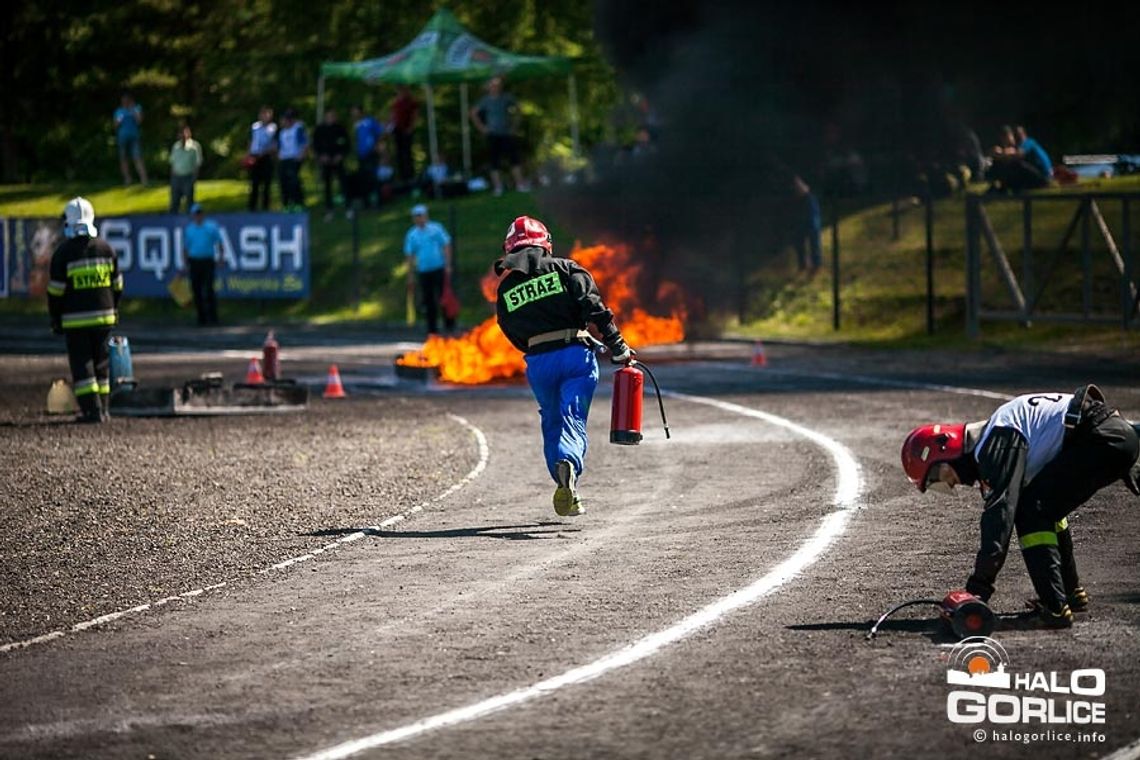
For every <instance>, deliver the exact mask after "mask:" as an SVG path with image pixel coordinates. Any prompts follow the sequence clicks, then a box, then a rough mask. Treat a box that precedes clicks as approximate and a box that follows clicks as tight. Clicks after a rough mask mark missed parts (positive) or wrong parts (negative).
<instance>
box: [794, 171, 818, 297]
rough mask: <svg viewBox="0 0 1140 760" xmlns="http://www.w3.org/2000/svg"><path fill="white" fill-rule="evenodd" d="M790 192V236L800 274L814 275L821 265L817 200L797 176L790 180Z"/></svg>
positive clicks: (809, 188)
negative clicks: (791, 211)
mask: <svg viewBox="0 0 1140 760" xmlns="http://www.w3.org/2000/svg"><path fill="white" fill-rule="evenodd" d="M792 192H793V194H794V196H795V211H794V213H793V214H792V225H793V227H792V236H793V241H794V243H795V247H796V259H797V261H798V262H799V266H800V271H801V272H803V271H807V273H808V274H809V275H814V274H815V273H816V271H818V270H819V268H820V266H822V264H823V255H822V248H823V243H822V232H823V215H822V214H821V213H820V210H819V199H818V198H816V197H815V193H813V192H812V191H811V187H809V186H808V183H806V182H804V181H803V179H802V178H800V177H798V176H797V177H795V178H794V179H793V180H792Z"/></svg>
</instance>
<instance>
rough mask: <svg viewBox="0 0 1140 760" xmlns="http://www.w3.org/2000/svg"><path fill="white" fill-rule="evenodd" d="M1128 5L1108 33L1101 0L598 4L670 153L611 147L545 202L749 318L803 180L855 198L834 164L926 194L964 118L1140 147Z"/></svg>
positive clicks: (623, 0) (1060, 141)
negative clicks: (761, 268) (581, 178)
mask: <svg viewBox="0 0 1140 760" xmlns="http://www.w3.org/2000/svg"><path fill="white" fill-rule="evenodd" d="M1123 13H1124V14H1126V15H1127V16H1129V17H1130V18H1129V19H1122V18H1119V17H1118V18H1116V19H1113V22H1112V26H1106V22H1107V21H1108V20H1107V19H1104V18H1103V17H1101V16H1100V15H1098V12H1097V11H1096V10H1095V9H1094V8H1093V7H1092V6H1089V7H1087V8H1074V7H1072V6H1067V7H1064V8H1057V9H1048V8H1046V9H1042V8H1041V7H1034V6H1029V5H1023V6H1019V5H1016V4H1010V3H1006V4H1000V5H999V4H985V5H983V4H980V3H921V2H920V3H915V2H896V3H879V4H872V3H818V2H816V3H813V2H798V3H779V4H776V3H765V2H697V0H680V1H679V2H665V3H662V2H647V1H646V0H599V1H598V2H597V3H596V5H595V21H596V23H595V31H596V35H597V38H598V40H599V43H600V44H601V46H602V48H603V50H604V52H605V54H606V56H607V58H608V60H609V61H610V62H611V63H612V65H613V66H614V68H615V70H616V71H617V73H618V76H619V79H620V80H621V82H622V83H623V85H624V86H625V87H626V88H628V90H630V91H632V92H637V93H640V94H642V95H643V96H644V97H645V98H646V99H647V100H648V102H649V104H650V105H651V108H652V114H653V115H654V116H655V124H654V125H653V127H654V131H655V134H656V141H655V152H654V153H652V154H651V155H649V156H647V157H644V158H642V159H639V160H628V156H627V160H624V161H621V162H617V163H615V162H614V161H613V160H612V156H611V155H609V154H605V153H604V152H603V153H600V154H599V155H598V156H596V157H595V162H594V163H595V166H596V167H597V168H598V177H597V179H596V181H595V182H593V183H591V184H589V185H586V186H583V187H581V188H578V189H573V190H566V189H563V190H560V191H558V192H556V193H553V194H551V195H548V196H547V198H546V199H545V200H544V205H546V206H548V207H549V213H551V214H557V215H558V217H559V219H560V220H561V221H562V222H563V223H564V224H565V225H566V226H569V227H571V228H573V229H575V230H580V231H583V232H584V233H586V234H590V235H593V236H595V237H597V238H606V237H609V238H616V239H620V240H624V241H627V242H630V243H632V244H634V245H635V246H639V247H640V249H641V250H642V253H643V255H644V257H645V259H646V261H647V263H654V264H656V265H657V266H656V267H655V269H654V277H653V278H652V279H653V281H656V279H657V278H659V277H662V276H666V277H671V278H674V279H680V280H682V281H683V282H685V283H686V285H687V286H689V287H690V288H693V289H694V290H696V291H697V293H698V294H699V295H700V296H702V297H703V299H704V301H705V302H706V304H717V305H718V306H720V307H723V309H722V310H727V311H729V312H732V311H740V310H742V309H741V306H742V303H743V300H744V299H745V298H746V295H747V290H748V278H749V277H750V273H751V271H752V269H753V265H754V263H755V262H756V261H757V260H759V259H760V258H762V257H765V256H770V255H773V254H774V253H775V252H778V251H780V250H782V249H783V247H784V245H786V242H787V240H788V229H789V224H788V219H789V215H790V214H792V213H795V212H794V204H793V203H792V202H791V181H792V177H793V176H796V175H799V176H802V177H803V178H805V179H806V180H807V182H808V183H809V184H810V185H811V186H812V188H813V190H814V191H815V192H816V194H817V195H818V196H821V199H823V196H825V194H826V193H828V192H830V191H831V190H833V189H834V190H836V191H848V190H850V189H851V188H850V187H847V186H843V183H839V182H838V181H837V180H836V178H835V177H834V176H832V174H831V173H830V172H829V171H828V170H827V168H826V162H827V159H828V157H829V155H847V154H848V153H849V152H850V151H852V150H855V151H857V152H858V153H859V154H860V155H861V156H862V157H863V159H864V165H865V169H866V180H867V181H866V185H865V186H864V187H863V188H862V190H863V192H864V193H865V194H868V195H870V196H878V197H886V196H887V195H889V194H891V193H895V192H900V191H902V192H907V191H911V190H912V189H913V188H912V186H911V184H910V183H911V179H912V177H913V169H914V167H916V166H918V165H921V164H922V163H923V162H926V161H930V160H933V159H935V158H936V157H937V156H938V155H939V154H940V151H942V149H943V144H944V143H945V136H946V135H947V133H948V130H949V128H950V126H951V125H953V124H957V123H965V124H967V125H969V126H970V127H971V128H972V129H973V130H974V131H975V132H976V133H977V134H978V136H979V138H980V139H981V143H982V144H983V145H987V146H988V145H990V144H992V143H993V141H994V139H995V133H996V130H997V128H998V126H999V125H1000V124H1003V123H1025V124H1026V125H1027V126H1028V127H1029V128H1030V132H1031V133H1033V134H1035V135H1037V136H1038V137H1039V139H1041V140H1042V141H1043V142H1044V143H1045V144H1046V147H1047V148H1049V147H1051V146H1052V148H1053V152H1054V153H1056V154H1058V157H1059V154H1060V153H1061V152H1066V153H1070V152H1081V151H1098V152H1100V151H1109V150H1123V151H1128V150H1132V151H1136V150H1137V149H1138V148H1140V119H1138V118H1137V113H1136V111H1137V107H1136V105H1135V103H1136V100H1135V97H1134V96H1133V94H1132V93H1134V92H1135V91H1136V86H1137V84H1140V82H1138V81H1137V79H1138V74H1137V72H1138V71H1140V66H1137V63H1138V62H1140V59H1138V57H1137V52H1136V48H1135V46H1133V45H1130V44H1128V43H1127V42H1126V41H1123V40H1121V41H1120V43H1119V44H1113V43H1112V42H1111V41H1110V39H1111V37H1110V36H1111V35H1112V31H1111V30H1112V28H1113V27H1114V26H1116V25H1117V24H1123V25H1124V26H1123V27H1121V28H1131V29H1133V30H1135V29H1136V28H1137V25H1136V21H1137V20H1140V13H1138V11H1136V10H1128V11H1124V12H1123ZM1094 30H1099V31H1094ZM1106 36H1108V37H1107V38H1106ZM1062 146H1063V147H1062ZM647 287H652V282H650V283H649V285H648V286H647ZM714 310H715V309H714Z"/></svg>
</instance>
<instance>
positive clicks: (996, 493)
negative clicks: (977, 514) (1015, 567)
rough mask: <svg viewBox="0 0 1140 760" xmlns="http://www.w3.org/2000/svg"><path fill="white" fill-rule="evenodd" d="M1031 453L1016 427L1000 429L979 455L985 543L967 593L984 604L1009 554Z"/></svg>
mask: <svg viewBox="0 0 1140 760" xmlns="http://www.w3.org/2000/svg"><path fill="white" fill-rule="evenodd" d="M1028 451H1029V444H1028V443H1027V442H1026V440H1025V438H1024V437H1023V436H1022V435H1021V433H1019V432H1018V431H1016V430H1014V429H1013V428H1007V427H998V428H994V429H993V431H992V432H991V433H990V435H989V437H988V438H987V439H986V442H985V444H984V445H983V446H982V448H981V449H980V450H979V451H978V453H977V460H978V478H979V479H980V480H981V481H982V483H983V484H984V485H983V488H982V496H983V498H984V499H985V505H984V511H983V512H982V523H981V533H982V543H981V548H980V549H978V556H977V558H976V559H975V560H974V572H973V574H972V575H971V576H970V579H969V580H968V581H967V582H966V590H967V591H969V592H970V593H971V594H974V595H976V596H978V597H979V598H980V599H982V600H983V601H987V600H989V598H990V597H991V596H992V595H993V593H994V581H995V580H997V575H998V572H999V571H1000V570H1001V567H1002V565H1004V564H1005V556H1006V553H1007V552H1008V551H1009V539H1010V536H1011V535H1012V534H1013V525H1014V518H1015V517H1016V515H1017V503H1018V500H1019V498H1020V497H1021V489H1022V487H1023V485H1024V483H1023V482H1022V481H1023V480H1024V479H1025V460H1026V455H1027V454H1028Z"/></svg>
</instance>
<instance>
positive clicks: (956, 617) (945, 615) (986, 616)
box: [867, 589, 997, 640]
mask: <svg viewBox="0 0 1140 760" xmlns="http://www.w3.org/2000/svg"><path fill="white" fill-rule="evenodd" d="M920 604H922V605H934V606H935V607H937V608H938V611H939V616H940V617H941V618H942V622H943V623H945V624H946V626H947V627H949V628H950V630H951V631H952V632H953V633H954V635H955V636H957V637H958V638H959V639H965V638H969V637H970V636H989V635H990V634H991V633H993V632H994V629H995V628H996V627H997V616H995V615H994V613H993V610H991V609H990V608H989V607H988V606H986V603H985V602H983V601H982V600H981V599H979V598H978V597H976V596H974V595H973V594H971V593H970V592H969V591H964V590H961V589H959V590H956V591H951V592H950V593H948V594H947V595H946V596H945V597H943V598H942V601H938V600H937V599H911V600H910V601H907V602H903V603H902V604H897V605H895V606H894V607H891V608H890V609H889V610H887V611H886V612H884V613H883V614H882V616H881V617H880V618H879V619H878V620H876V621H875V624H874V625H872V626H871V630H870V631H868V632H867V639H868V640H870V639H873V638H875V634H877V633H878V632H879V626H881V625H882V624H883V622H884V621H885V620H886V619H887V618H889V617H890V616H891V615H893V614H895V613H896V612H898V611H899V610H902V609H906V608H907V607H914V606H915V605H920Z"/></svg>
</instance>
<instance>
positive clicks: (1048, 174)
mask: <svg viewBox="0 0 1140 760" xmlns="http://www.w3.org/2000/svg"><path fill="white" fill-rule="evenodd" d="M1017 149H1018V151H1020V152H1021V157H1022V158H1024V159H1025V160H1026V161H1028V162H1029V163H1030V164H1032V165H1033V168H1035V169H1037V171H1039V172H1041V176H1042V177H1044V178H1045V183H1046V184H1048V182H1049V180H1050V179H1051V178H1052V177H1053V162H1052V161H1050V160H1049V154H1048V153H1046V152H1045V149H1044V148H1042V147H1041V143H1039V142H1037V141H1036V140H1034V139H1033V138H1032V137H1030V136H1029V133H1028V132H1026V131H1025V127H1023V126H1021V125H1020V124H1018V125H1017Z"/></svg>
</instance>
